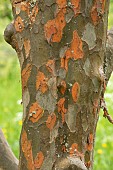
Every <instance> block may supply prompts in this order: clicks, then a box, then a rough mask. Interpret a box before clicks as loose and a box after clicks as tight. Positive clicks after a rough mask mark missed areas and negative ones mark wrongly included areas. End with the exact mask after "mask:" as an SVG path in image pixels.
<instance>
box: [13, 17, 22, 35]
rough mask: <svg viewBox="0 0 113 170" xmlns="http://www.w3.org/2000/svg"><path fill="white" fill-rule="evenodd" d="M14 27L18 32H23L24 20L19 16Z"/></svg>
mask: <svg viewBox="0 0 113 170" xmlns="http://www.w3.org/2000/svg"><path fill="white" fill-rule="evenodd" d="M14 26H15V29H16V31H17V32H22V31H23V29H24V23H23V21H22V18H21V17H20V16H18V17H17V18H16V19H15V21H14Z"/></svg>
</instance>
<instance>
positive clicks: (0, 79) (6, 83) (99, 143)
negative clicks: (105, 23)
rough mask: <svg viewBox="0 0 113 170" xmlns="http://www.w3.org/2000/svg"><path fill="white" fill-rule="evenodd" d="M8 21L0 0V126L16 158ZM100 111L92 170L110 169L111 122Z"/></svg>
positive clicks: (16, 95) (112, 88)
mask: <svg viewBox="0 0 113 170" xmlns="http://www.w3.org/2000/svg"><path fill="white" fill-rule="evenodd" d="M11 20H12V14H11V5H10V3H9V0H4V1H2V0H0V101H1V102H0V127H1V128H2V130H3V132H4V134H5V137H6V138H7V140H8V142H9V144H10V146H11V148H12V150H13V151H14V153H15V155H16V156H17V157H18V154H19V152H18V151H19V142H18V141H19V135H20V131H21V125H22V105H21V78H20V68H19V63H18V59H17V56H16V53H15V51H14V50H13V49H12V48H11V47H10V46H9V45H8V44H7V43H6V42H5V41H4V39H3V31H4V29H5V27H6V25H7V24H8V23H10V22H11ZM112 26H113V0H111V4H110V13H109V28H111V27H112ZM112 84H113V76H112V77H111V79H110V82H109V84H108V87H107V91H106V94H105V97H106V102H107V106H108V110H109V113H110V114H111V115H112V116H113V102H112V99H113V85H112ZM102 114H103V113H102V112H100V118H99V122H98V126H97V134H96V142H95V154H94V170H113V166H112V162H113V133H112V132H113V125H111V124H110V123H109V122H108V121H107V120H106V119H105V118H103V116H102Z"/></svg>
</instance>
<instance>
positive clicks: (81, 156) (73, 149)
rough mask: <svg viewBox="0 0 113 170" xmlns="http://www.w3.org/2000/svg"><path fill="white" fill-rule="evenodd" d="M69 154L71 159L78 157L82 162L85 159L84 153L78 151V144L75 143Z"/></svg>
mask: <svg viewBox="0 0 113 170" xmlns="http://www.w3.org/2000/svg"><path fill="white" fill-rule="evenodd" d="M69 154H70V157H73V156H77V157H79V158H80V159H81V160H82V159H83V157H84V155H83V153H81V152H79V151H78V144H77V143H73V144H72V145H71V148H70V152H69Z"/></svg>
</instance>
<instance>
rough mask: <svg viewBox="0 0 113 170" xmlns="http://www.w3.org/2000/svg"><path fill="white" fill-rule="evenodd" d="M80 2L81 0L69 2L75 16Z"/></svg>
mask: <svg viewBox="0 0 113 170" xmlns="http://www.w3.org/2000/svg"><path fill="white" fill-rule="evenodd" d="M80 3H81V0H77V1H75V0H71V4H72V5H73V11H74V13H75V16H77V15H78V14H79V13H80Z"/></svg>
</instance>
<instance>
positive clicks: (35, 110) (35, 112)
mask: <svg viewBox="0 0 113 170" xmlns="http://www.w3.org/2000/svg"><path fill="white" fill-rule="evenodd" d="M42 115H43V109H42V108H41V107H40V106H39V105H38V103H37V102H35V103H33V104H32V105H31V107H30V110H29V117H30V118H29V119H30V120H31V121H32V122H33V123H35V122H37V121H38V120H39V119H40V118H41V117H42Z"/></svg>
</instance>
